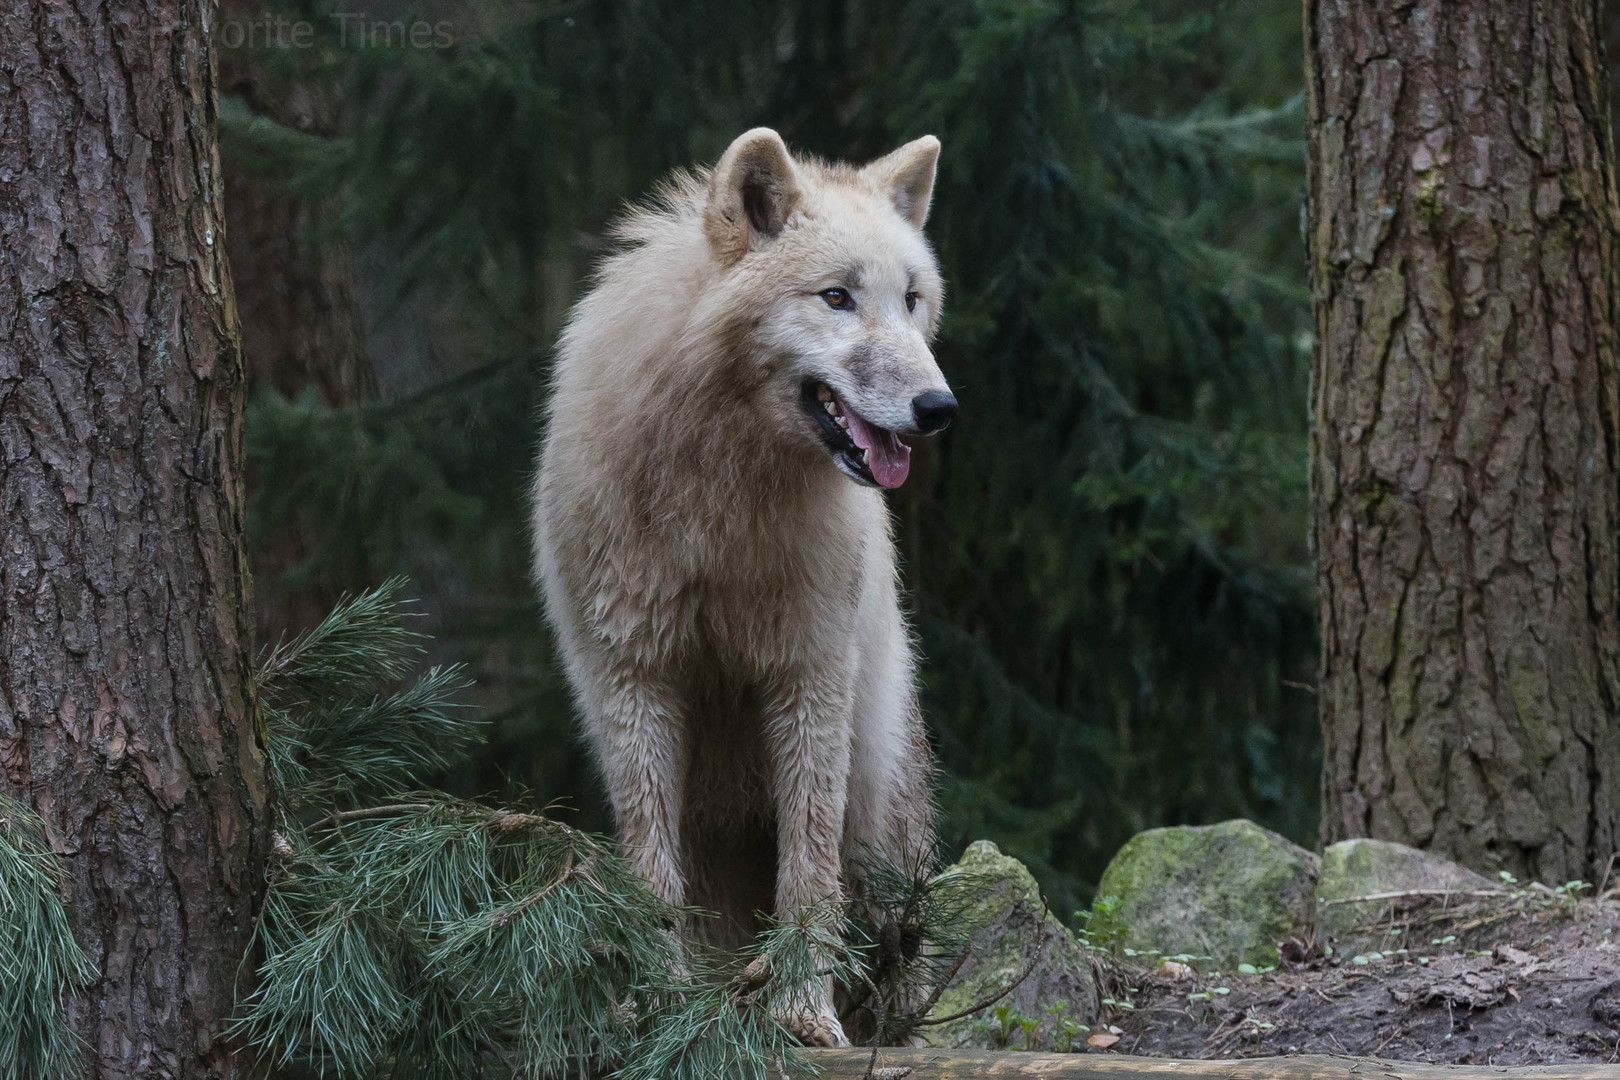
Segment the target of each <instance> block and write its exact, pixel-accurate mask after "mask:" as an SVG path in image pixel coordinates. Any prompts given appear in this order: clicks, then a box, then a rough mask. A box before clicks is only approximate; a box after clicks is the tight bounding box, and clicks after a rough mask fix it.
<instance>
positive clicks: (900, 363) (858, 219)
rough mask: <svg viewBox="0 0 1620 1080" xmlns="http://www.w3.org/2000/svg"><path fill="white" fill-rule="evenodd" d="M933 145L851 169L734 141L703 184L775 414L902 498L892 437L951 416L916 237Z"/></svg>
mask: <svg viewBox="0 0 1620 1080" xmlns="http://www.w3.org/2000/svg"><path fill="white" fill-rule="evenodd" d="M938 159H939V140H938V139H936V138H934V137H933V136H932V135H928V136H924V137H923V138H920V139H917V140H915V141H913V142H909V143H907V144H906V145H904V146H902V147H900V148H899V149H898V150H896V151H894V152H893V153H891V154H889V155H887V156H885V157H882V158H879V159H878V160H876V161H874V162H872V163H870V164H868V165H866V166H864V167H862V168H859V169H856V168H851V167H849V166H843V165H827V164H823V163H821V162H818V161H811V160H804V159H795V158H793V157H792V156H791V155H790V154H789V153H788V150H787V147H786V146H785V145H784V144H783V142H782V138H781V136H779V135H778V134H777V133H776V132H774V131H772V130H770V129H769V128H756V129H754V130H753V131H750V132H747V133H745V134H743V135H741V136H739V137H738V139H737V140H736V141H735V142H733V143H732V144H731V146H730V147H729V148H728V149H727V150H726V152H725V154H724V155H723V156H722V157H721V158H720V162H719V164H718V165H716V166H715V168H714V171H713V173H712V174H711V175H710V178H709V188H708V196H707V203H706V205H705V207H704V211H703V232H704V235H705V237H706V238H707V240H708V243H709V246H710V249H711V251H712V253H713V255H714V257H715V258H716V259H717V260H718V261H719V262H720V264H721V265H722V266H723V267H725V268H726V275H727V276H728V277H729V278H730V279H731V280H730V282H729V284H731V285H732V286H734V287H737V288H740V289H742V290H744V291H745V292H746V294H747V296H748V301H749V306H750V308H752V309H753V310H754V311H756V312H758V313H759V318H758V321H757V322H754V323H753V325H752V326H751V327H750V334H749V336H750V337H751V338H752V340H753V341H754V342H755V343H756V344H757V345H758V346H759V347H761V348H762V349H763V350H764V352H765V353H766V354H767V356H768V358H769V364H770V368H771V375H772V380H771V381H772V383H773V385H774V391H773V393H775V394H776V395H777V397H778V401H777V404H779V405H780V406H782V407H781V408H779V409H778V410H777V411H778V412H779V413H780V414H781V415H783V416H789V417H793V418H794V419H793V420H792V421H791V426H792V427H793V429H794V431H793V435H794V437H798V436H802V437H804V438H805V439H807V440H811V441H813V442H814V443H815V444H816V445H818V446H820V447H821V448H822V449H823V450H825V452H826V453H827V454H828V455H830V456H831V458H832V461H833V463H834V464H835V465H836V466H837V467H838V468H839V469H841V470H842V471H843V472H844V473H845V474H846V475H847V476H849V477H851V478H853V479H854V480H856V481H858V482H860V483H863V484H871V485H881V486H883V487H886V488H896V487H899V486H900V485H901V484H902V483H903V482H904V481H905V479H906V474H907V472H908V471H909V469H910V467H911V449H910V448H909V447H908V446H906V445H905V444H904V443H902V442H901V441H900V436H901V435H927V434H931V433H933V432H935V431H938V430H940V429H941V428H943V427H944V426H945V425H946V424H948V423H950V421H951V418H952V417H953V416H955V415H956V398H955V397H954V396H952V394H951V391H950V389H949V388H948V387H947V386H946V385H945V377H944V376H943V375H941V374H940V370H939V365H938V364H936V363H935V362H934V354H933V352H932V350H931V349H930V348H929V343H930V342H931V341H932V340H933V336H934V331H935V329H936V328H937V327H938V325H939V314H940V308H941V304H942V302H943V300H944V285H943V282H942V281H941V280H940V275H939V267H938V265H937V264H936V263H935V261H934V254H933V252H932V251H931V250H930V249H929V247H928V242H927V241H926V240H925V239H924V238H923V234H922V227H923V222H924V221H925V220H926V219H927V217H928V203H929V199H930V197H931V196H932V194H933V188H934V168H935V164H936V163H937V161H938Z"/></svg>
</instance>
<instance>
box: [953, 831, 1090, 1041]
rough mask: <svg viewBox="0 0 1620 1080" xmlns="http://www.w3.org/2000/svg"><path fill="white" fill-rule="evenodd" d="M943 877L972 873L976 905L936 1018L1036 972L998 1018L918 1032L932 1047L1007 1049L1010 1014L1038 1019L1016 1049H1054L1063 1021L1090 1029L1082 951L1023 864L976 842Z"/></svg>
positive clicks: (1086, 971) (992, 846)
mask: <svg viewBox="0 0 1620 1080" xmlns="http://www.w3.org/2000/svg"><path fill="white" fill-rule="evenodd" d="M946 873H947V874H965V875H971V876H972V878H973V879H974V889H975V891H974V894H973V897H974V898H973V900H972V901H971V902H970V903H969V905H968V907H967V914H968V922H969V924H970V925H972V926H974V927H976V929H975V930H974V932H973V936H972V951H971V953H970V954H969V957H968V962H967V963H966V964H965V965H963V967H962V970H961V971H960V972H959V973H958V974H957V977H956V978H955V979H954V980H952V982H951V984H950V985H949V986H948V987H947V988H946V989H945V992H944V993H942V994H941V995H940V998H939V1003H938V1004H937V1005H936V1006H935V1007H934V1010H933V1015H935V1016H948V1015H950V1014H952V1013H957V1012H961V1011H962V1010H964V1009H966V1008H968V1007H969V1006H971V1005H973V1004H974V1003H976V1002H979V1001H983V1000H984V999H986V998H988V997H991V996H993V995H995V994H996V993H998V992H999V991H1001V990H1003V989H1005V988H1006V987H1007V986H1008V985H1009V984H1011V983H1012V982H1013V981H1014V980H1015V979H1017V978H1018V976H1019V974H1020V973H1021V972H1022V971H1023V970H1024V968H1025V966H1026V965H1028V964H1030V963H1031V962H1032V961H1033V962H1034V963H1035V965H1036V966H1035V970H1034V971H1033V972H1032V973H1031V974H1030V977H1029V978H1028V979H1026V980H1025V981H1024V982H1022V983H1020V984H1019V986H1018V988H1017V989H1016V990H1014V991H1013V993H1012V994H1011V995H1009V996H1008V997H1007V998H1006V999H1004V1001H1003V1002H1002V1005H1003V1006H1004V1009H1002V1010H1000V1011H999V1012H1000V1015H999V1017H998V1016H997V1015H995V1014H983V1015H979V1016H970V1017H966V1018H964V1019H961V1020H957V1021H954V1022H952V1023H949V1024H943V1025H940V1026H938V1027H932V1028H925V1029H924V1030H923V1032H922V1034H923V1035H924V1037H925V1038H926V1039H927V1040H928V1042H929V1043H930V1044H931V1045H934V1046H949V1047H986V1048H996V1047H1000V1046H1003V1045H1006V1043H1007V1039H1008V1036H1009V1034H1010V1032H1008V1031H1005V1030H1002V1026H1003V1025H1005V1024H1006V1023H1007V1022H1008V1018H1009V1017H1013V1016H1015V1015H1016V1016H1022V1017H1036V1018H1042V1019H1041V1020H1040V1022H1039V1023H1037V1024H1036V1025H1035V1026H1034V1027H1031V1028H1029V1029H1028V1030H1027V1031H1023V1030H1021V1032H1020V1034H1019V1036H1018V1038H1017V1039H1014V1040H1013V1042H1014V1045H1017V1046H1021V1047H1023V1048H1025V1049H1043V1050H1049V1049H1056V1048H1058V1047H1059V1046H1060V1045H1061V1044H1062V1043H1063V1041H1064V1031H1065V1028H1064V1021H1067V1022H1069V1023H1070V1024H1089V1023H1091V1022H1092V1021H1093V1020H1095V1018H1096V1016H1097V990H1096V986H1095V984H1094V983H1093V981H1092V975H1091V960H1090V957H1089V956H1088V955H1087V953H1086V950H1085V947H1084V946H1082V945H1081V944H1080V942H1079V941H1078V940H1076V938H1075V936H1074V935H1073V934H1071V933H1070V932H1069V931H1068V929H1067V928H1065V927H1064V926H1063V924H1062V923H1060V922H1059V921H1058V920H1057V919H1056V918H1054V917H1053V916H1052V914H1051V913H1050V912H1048V911H1047V910H1046V905H1045V903H1044V902H1043V901H1042V899H1041V893H1040V888H1039V887H1038V886H1037V885H1036V883H1035V878H1034V877H1033V876H1032V875H1031V874H1030V872H1029V870H1028V869H1027V868H1026V867H1025V866H1024V864H1023V863H1021V862H1019V861H1018V860H1017V859H1014V858H1012V857H1011V856H1008V855H1003V854H1002V853H1001V852H1000V850H998V849H997V847H996V845H995V844H993V843H991V842H990V841H988V840H980V841H979V842H978V843H976V844H973V845H971V846H970V847H969V848H968V849H967V851H965V852H964V853H963V854H962V858H961V860H960V861H959V862H958V863H957V864H956V865H955V866H953V867H951V868H950V869H949V870H947V871H946Z"/></svg>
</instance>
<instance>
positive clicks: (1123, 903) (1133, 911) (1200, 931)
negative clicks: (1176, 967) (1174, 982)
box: [1091, 820, 1317, 968]
mask: <svg viewBox="0 0 1620 1080" xmlns="http://www.w3.org/2000/svg"><path fill="white" fill-rule="evenodd" d="M1316 873H1317V859H1316V856H1314V855H1312V854H1311V853H1310V852H1308V851H1306V850H1304V849H1303V848H1300V847H1298V846H1297V845H1295V844H1292V843H1290V842H1289V841H1288V840H1286V839H1284V838H1283V837H1281V836H1278V835H1277V834H1276V833H1273V832H1270V831H1268V830H1266V829H1262V828H1261V827H1260V826H1258V825H1256V824H1254V823H1253V822H1251V821H1244V820H1237V821H1227V822H1222V823H1221V824H1219V825H1209V826H1204V827H1196V828H1195V827H1187V826H1181V827H1176V828H1168V829H1150V830H1149V831H1147V832H1144V833H1139V834H1137V835H1136V836H1134V837H1132V838H1131V839H1130V840H1129V841H1128V842H1127V843H1126V844H1125V846H1124V847H1123V848H1121V849H1120V852H1119V854H1118V855H1116V856H1114V861H1113V862H1111V863H1110V864H1109V865H1108V869H1107V870H1106V871H1105V872H1104V873H1103V876H1102V881H1101V882H1100V883H1099V884H1098V887H1097V892H1098V894H1099V895H1101V896H1113V897H1118V898H1119V903H1118V905H1117V906H1115V907H1114V908H1113V910H1112V911H1101V912H1098V913H1097V914H1096V915H1094V916H1093V918H1092V923H1091V929H1092V932H1093V935H1094V936H1095V937H1096V938H1097V939H1099V940H1100V939H1107V938H1110V937H1115V938H1117V939H1118V940H1120V941H1121V942H1123V943H1124V945H1125V946H1127V947H1130V948H1135V949H1139V950H1148V949H1157V950H1158V951H1159V952H1161V953H1164V954H1167V955H1173V954H1178V953H1190V954H1193V955H1196V956H1207V957H1209V958H1210V962H1211V963H1212V964H1214V965H1215V966H1218V967H1223V968H1230V967H1236V966H1237V965H1238V964H1241V963H1249V964H1256V965H1263V964H1271V963H1275V962H1276V960H1277V943H1278V942H1279V941H1282V940H1283V939H1285V938H1286V937H1288V936H1289V935H1290V934H1296V933H1302V932H1308V928H1309V927H1310V925H1311V909H1312V906H1313V895H1314V892H1313V890H1314V886H1315V882H1316Z"/></svg>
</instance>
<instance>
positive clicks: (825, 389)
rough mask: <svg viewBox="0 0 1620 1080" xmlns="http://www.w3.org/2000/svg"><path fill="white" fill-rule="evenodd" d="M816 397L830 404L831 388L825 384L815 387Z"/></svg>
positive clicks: (831, 397)
mask: <svg viewBox="0 0 1620 1080" xmlns="http://www.w3.org/2000/svg"><path fill="white" fill-rule="evenodd" d="M816 397H818V398H820V399H821V400H822V401H825V402H828V403H831V401H832V399H833V392H832V387H830V386H827V385H825V384H823V385H822V386H819V387H817V388H816Z"/></svg>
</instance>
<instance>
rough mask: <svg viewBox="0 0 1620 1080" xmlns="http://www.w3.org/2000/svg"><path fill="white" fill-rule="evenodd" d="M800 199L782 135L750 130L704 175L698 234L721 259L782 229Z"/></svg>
mask: <svg viewBox="0 0 1620 1080" xmlns="http://www.w3.org/2000/svg"><path fill="white" fill-rule="evenodd" d="M798 201H799V178H798V174H797V173H795V172H794V169H793V159H792V158H791V157H789V156H788V149H787V145H786V144H785V143H783V142H782V136H780V135H778V134H777V133H776V132H774V131H772V130H771V129H770V128H755V129H754V130H752V131H745V132H743V133H742V134H741V135H739V136H737V138H736V140H735V141H734V142H733V143H732V144H731V145H730V146H728V147H727V148H726V152H725V153H724V154H722V155H721V156H720V163H719V164H718V165H716V166H715V167H714V174H713V175H712V176H711V177H710V178H709V202H708V205H707V206H705V207H704V208H703V233H704V235H705V236H707V237H708V238H709V246H710V247H711V248H713V249H714V253H715V255H716V256H718V257H719V259H720V261H721V262H723V263H732V262H736V261H737V260H738V259H740V258H742V257H743V256H744V255H745V254H747V252H748V248H749V246H750V245H751V244H757V243H758V242H759V241H761V240H767V239H769V238H770V237H773V236H775V235H776V234H777V233H779V232H781V231H782V226H783V224H785V223H786V222H787V219H788V215H789V214H791V213H792V212H793V207H794V206H795V205H796V204H797V203H798Z"/></svg>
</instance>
